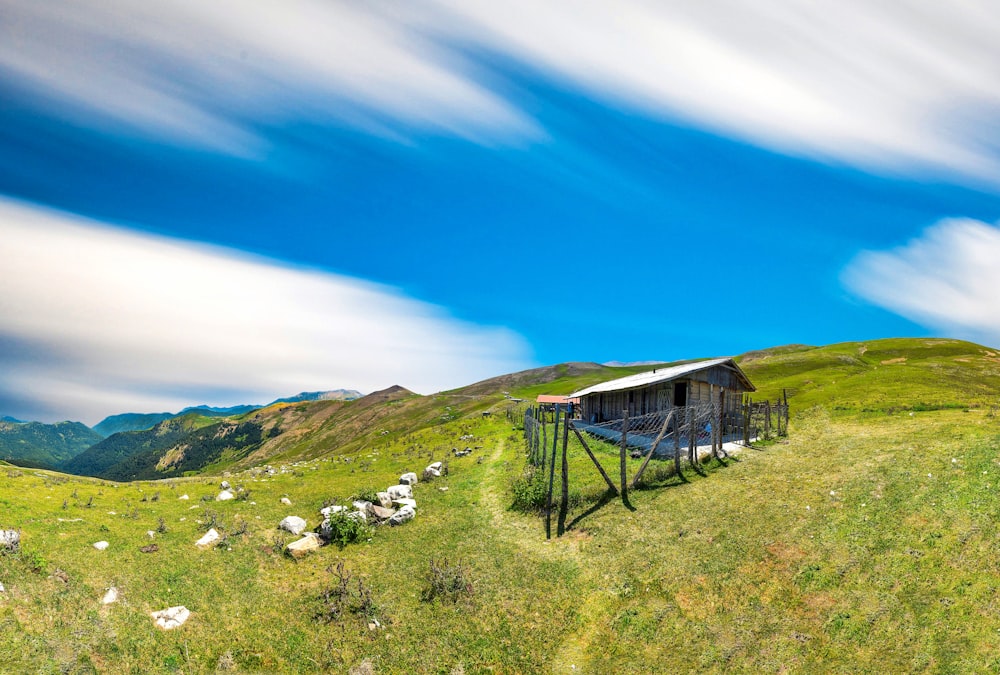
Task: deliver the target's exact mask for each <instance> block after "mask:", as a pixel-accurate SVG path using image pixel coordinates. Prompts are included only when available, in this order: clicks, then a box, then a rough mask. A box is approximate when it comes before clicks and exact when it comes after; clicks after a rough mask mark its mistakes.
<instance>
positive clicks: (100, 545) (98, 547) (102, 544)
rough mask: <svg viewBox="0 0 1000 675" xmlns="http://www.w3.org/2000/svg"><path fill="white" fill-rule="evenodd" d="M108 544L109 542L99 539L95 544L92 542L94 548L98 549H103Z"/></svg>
mask: <svg viewBox="0 0 1000 675" xmlns="http://www.w3.org/2000/svg"><path fill="white" fill-rule="evenodd" d="M108 546H110V544H109V543H108V542H106V541H99V542H97V543H96V544H94V548H96V549H97V550H98V551H103V550H104V549H106V548H107V547H108Z"/></svg>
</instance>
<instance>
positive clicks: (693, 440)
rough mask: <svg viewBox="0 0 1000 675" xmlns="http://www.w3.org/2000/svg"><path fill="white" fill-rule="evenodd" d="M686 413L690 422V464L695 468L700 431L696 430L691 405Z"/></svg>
mask: <svg viewBox="0 0 1000 675" xmlns="http://www.w3.org/2000/svg"><path fill="white" fill-rule="evenodd" d="M685 413H686V417H687V422H688V462H689V463H690V464H691V466H694V465H695V464H697V463H698V462H697V457H695V455H696V454H697V452H698V430H697V429H695V422H696V420H695V418H694V411H693V410H692V408H691V404H690V403H689V404H688V405H687V409H686V411H685Z"/></svg>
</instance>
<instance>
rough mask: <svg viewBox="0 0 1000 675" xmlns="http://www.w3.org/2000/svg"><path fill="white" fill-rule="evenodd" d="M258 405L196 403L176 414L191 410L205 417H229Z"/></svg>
mask: <svg viewBox="0 0 1000 675" xmlns="http://www.w3.org/2000/svg"><path fill="white" fill-rule="evenodd" d="M260 407H261V406H259V405H234V406H230V407H228V408H217V407H215V406H211V405H196V406H190V407H187V408H184V410H182V411H180V412H179V413H177V414H178V415H184V414H185V413H190V412H193V413H198V414H199V415H204V416H205V417H229V416H230V415H244V414H246V413H248V412H252V411H254V410H257V409H258V408H260Z"/></svg>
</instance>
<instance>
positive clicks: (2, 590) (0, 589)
mask: <svg viewBox="0 0 1000 675" xmlns="http://www.w3.org/2000/svg"><path fill="white" fill-rule="evenodd" d="M6 592H7V589H6V588H4V587H3V584H0V593H6Z"/></svg>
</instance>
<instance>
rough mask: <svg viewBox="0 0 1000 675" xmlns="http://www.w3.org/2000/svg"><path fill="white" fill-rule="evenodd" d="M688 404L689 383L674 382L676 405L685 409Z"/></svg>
mask: <svg viewBox="0 0 1000 675" xmlns="http://www.w3.org/2000/svg"><path fill="white" fill-rule="evenodd" d="M687 402H688V386H687V382H674V405H675V406H678V407H681V408H683V407H684V406H686V405H687Z"/></svg>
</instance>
